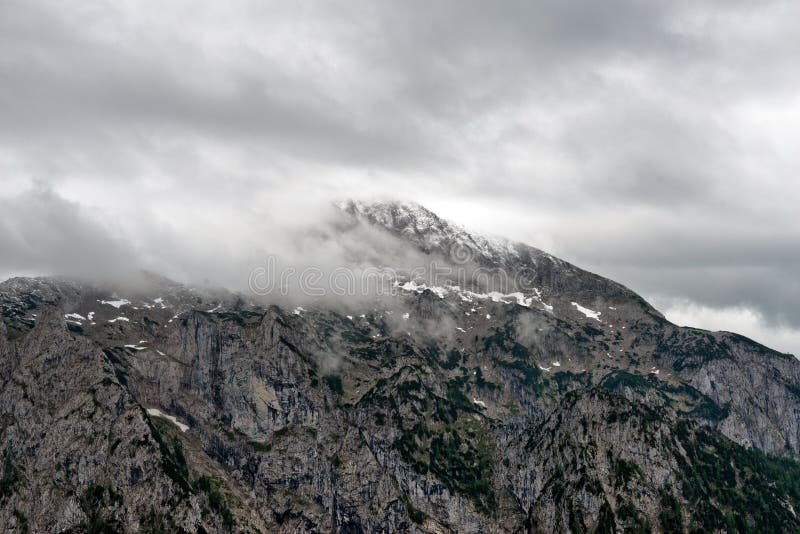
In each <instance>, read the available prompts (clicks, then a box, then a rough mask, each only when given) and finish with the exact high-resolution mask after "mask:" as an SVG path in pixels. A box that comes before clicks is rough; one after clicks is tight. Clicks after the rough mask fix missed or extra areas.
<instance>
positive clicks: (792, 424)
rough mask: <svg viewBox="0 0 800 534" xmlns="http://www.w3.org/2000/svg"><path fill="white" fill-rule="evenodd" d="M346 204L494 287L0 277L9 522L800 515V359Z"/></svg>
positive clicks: (0, 416) (207, 524)
mask: <svg viewBox="0 0 800 534" xmlns="http://www.w3.org/2000/svg"><path fill="white" fill-rule="evenodd" d="M339 207H340V209H341V214H342V215H341V216H342V219H343V223H342V224H341V225H340V226H339V227H338V229H337V231H340V232H347V231H351V230H352V229H353V228H357V227H369V228H371V229H373V230H374V231H376V232H379V233H380V235H385V236H386V239H387V240H395V241H396V243H397V246H398V247H407V249H408V250H409V251H413V252H414V253H415V254H420V255H422V256H424V257H426V258H431V259H432V260H434V259H435V260H436V261H438V262H441V263H442V264H447V265H451V266H453V267H456V268H460V269H461V270H462V271H463V270H466V271H468V272H470V273H471V274H474V273H476V272H484V273H485V272H495V271H497V272H502V273H504V274H505V275H507V277H506V279H505V282H507V284H506V285H505V286H504V287H487V286H486V285H485V284H483V285H482V283H481V281H480V280H475V279H472V278H470V279H469V280H467V281H466V282H465V281H464V280H463V279H458V280H436V279H431V278H427V279H423V278H420V277H418V276H414V275H413V274H412V273H405V272H403V270H398V271H397V272H396V279H395V280H394V281H393V283H392V286H391V287H392V288H393V289H394V291H391V292H387V293H386V294H383V295H375V296H374V297H370V298H358V299H352V300H350V301H348V299H347V298H339V299H336V300H334V299H320V300H319V301H318V302H312V303H310V304H309V303H308V302H307V301H306V302H304V303H302V305H299V304H298V305H296V306H295V305H292V306H287V305H286V304H285V303H284V304H283V305H282V306H277V305H274V304H270V303H269V299H268V296H267V298H266V299H263V298H256V297H255V296H254V295H246V294H238V293H230V292H227V291H224V290H219V291H211V290H207V289H200V288H194V287H190V286H186V285H183V284H179V283H175V282H172V281H170V280H167V279H165V278H162V277H159V276H156V275H153V274H148V273H144V274H142V277H143V283H139V284H136V285H135V286H130V285H129V286H120V285H114V284H108V283H90V282H87V281H78V280H72V279H62V278H14V279H10V280H7V281H5V282H3V283H0V314H1V315H2V321H0V425H2V426H1V427H0V453H1V454H2V462H0V464H1V465H0V522H2V526H3V529H4V530H7V531H11V530H12V529H14V531H16V532H115V531H126V532H175V531H182V532H192V533H196V532H265V533H266V532H347V533H358V532H397V531H407V532H603V533H606V532H623V531H624V532H628V531H631V532H714V531H717V532H725V531H728V532H787V531H794V532H797V531H800V518H798V516H797V512H799V511H800V463H798V460H800V361H798V360H797V359H796V358H795V357H793V356H791V355H787V354H781V353H779V352H776V351H774V350H771V349H769V348H767V347H764V346H762V345H759V344H758V343H755V342H753V341H751V340H749V339H747V338H745V337H742V336H739V335H736V334H732V333H727V332H707V331H703V330H697V329H692V328H682V327H678V326H676V325H673V324H671V323H670V322H669V321H667V320H666V319H665V318H664V317H663V316H662V315H661V314H660V313H659V312H658V311H657V310H655V309H654V308H652V307H651V306H650V305H649V304H648V303H647V302H645V301H644V300H643V299H642V298H641V297H639V296H638V295H637V294H635V293H634V292H632V291H631V290H629V289H627V288H626V287H624V286H622V285H620V284H618V283H616V282H613V281H611V280H607V279H605V278H602V277H600V276H597V275H595V274H592V273H589V272H586V271H583V270H581V269H579V268H577V267H575V266H573V265H571V264H569V263H567V262H564V261H562V260H560V259H558V258H555V257H553V256H551V255H549V254H547V253H545V252H542V251H540V250H538V249H535V248H532V247H529V246H527V245H523V244H519V243H511V242H507V241H502V240H491V239H486V238H483V237H481V236H477V235H474V234H471V233H469V232H467V231H465V230H463V229H461V228H459V227H457V226H455V225H452V224H450V223H448V222H446V221H444V220H442V219H440V218H439V217H437V216H436V215H435V214H433V213H431V212H429V211H428V210H426V209H424V208H422V207H420V206H417V205H413V204H401V203H392V202H387V203H376V204H363V203H358V202H345V203H343V204H341V205H340V206H339ZM334 235H335V234H334ZM134 287H135V289H134ZM126 288H127V289H126Z"/></svg>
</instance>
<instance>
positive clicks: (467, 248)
mask: <svg viewBox="0 0 800 534" xmlns="http://www.w3.org/2000/svg"><path fill="white" fill-rule="evenodd" d="M337 206H338V207H339V209H341V210H342V211H343V212H344V213H346V214H348V215H350V216H352V217H354V218H356V219H358V220H361V221H365V222H367V223H368V224H372V225H374V226H377V227H380V228H383V229H385V230H387V231H389V232H390V233H393V234H395V235H399V236H401V237H403V238H405V239H407V240H409V241H411V242H412V243H413V244H415V245H417V246H418V247H420V248H421V249H422V250H423V251H424V252H426V253H431V252H439V253H442V254H444V255H445V256H450V257H451V258H452V259H454V260H456V261H457V262H458V263H466V261H467V260H475V261H476V262H478V263H486V264H492V265H494V266H506V265H507V264H508V263H510V262H511V261H516V260H519V259H520V258H521V257H522V256H523V255H525V256H527V255H532V256H548V257H549V255H547V254H545V253H543V252H542V251H540V250H538V249H534V248H533V247H528V246H525V245H522V244H520V243H514V242H512V241H510V240H508V239H505V238H499V237H487V236H483V235H480V234H476V233H473V232H470V231H468V230H466V229H465V228H463V227H462V226H460V225H457V224H454V223H452V222H450V221H447V220H446V219H443V218H441V217H439V216H438V215H437V214H436V213H434V212H433V211H431V210H429V209H428V208H426V207H425V206H422V205H420V204H417V203H416V202H401V201H396V200H392V201H378V202H363V201H358V200H346V201H343V202H340V203H338V204H337Z"/></svg>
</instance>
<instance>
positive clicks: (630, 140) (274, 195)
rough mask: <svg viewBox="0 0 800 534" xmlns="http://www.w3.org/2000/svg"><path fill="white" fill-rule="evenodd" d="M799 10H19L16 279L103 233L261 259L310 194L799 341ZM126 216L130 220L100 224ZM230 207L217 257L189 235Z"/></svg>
mask: <svg viewBox="0 0 800 534" xmlns="http://www.w3.org/2000/svg"><path fill="white" fill-rule="evenodd" d="M798 16H800V5H798V4H797V3H796V2H791V1H783V0H775V1H767V2H762V1H759V2H754V1H749V0H737V1H722V0H719V1H717V0H705V1H693V0H678V1H671V2H640V1H636V0H612V1H610V2H596V1H593V0H576V1H560V0H558V1H557V0H539V1H535V2H527V1H510V2H501V3H497V2H495V3H488V2H483V1H479V0H465V1H455V0H453V1H444V2H436V3H430V2H418V1H412V2H404V3H402V4H398V3H392V2H376V1H372V0H369V1H367V0H363V1H358V2H309V3H302V4H296V3H285V2H271V3H262V2H250V1H246V0H242V1H238V2H232V3H225V4H224V5H223V4H209V5H203V6H201V5H198V4H196V3H193V2H168V3H166V4H163V5H160V6H159V8H158V9H154V8H152V6H146V5H143V4H136V3H125V4H119V3H117V2H108V1H101V0H98V1H92V2H85V3H81V4H80V5H68V4H63V3H61V4H59V3H50V2H37V1H24V2H23V1H17V0H10V1H6V2H2V3H0V79H2V84H0V116H2V117H3V120H2V122H0V176H2V177H3V178H0V179H1V180H3V185H4V186H6V187H4V188H3V190H0V201H1V202H3V203H4V205H6V204H7V205H8V206H9V207H8V208H7V209H6V210H5V211H4V212H3V213H2V214H0V225H2V227H3V228H12V227H13V228H14V229H15V232H17V234H13V233H11V234H7V235H5V236H4V239H5V241H3V245H4V247H13V248H7V249H5V248H4V249H3V250H4V252H5V251H6V250H8V251H12V250H13V251H14V253H13V256H14V260H13V261H11V260H8V259H6V261H5V262H4V263H3V264H2V265H0V271H2V270H15V271H16V270H28V271H31V270H37V269H39V270H42V269H50V270H64V269H76V268H79V267H80V262H79V261H78V259H79V258H76V257H71V255H70V251H69V250H67V249H66V248H68V247H66V245H59V243H62V242H63V243H69V242H73V243H74V242H77V241H79V239H78V238H77V234H81V233H82V232H84V231H85V232H86V235H87V236H89V237H87V238H86V239H87V240H88V241H87V243H88V244H87V246H89V245H91V246H89V248H92V249H97V250H103V249H104V248H109V247H110V248H113V247H117V248H118V250H121V251H127V250H129V249H130V250H133V251H135V255H136V256H137V257H138V258H146V259H147V261H148V262H151V263H152V264H155V265H158V266H160V267H162V268H165V269H168V268H173V269H174V271H175V272H178V273H197V270H196V269H194V268H193V266H194V265H195V264H197V263H204V264H214V263H215V260H213V258H212V254H210V253H209V252H208V251H209V250H213V249H214V247H222V246H224V247H227V249H226V251H227V253H228V255H227V256H225V257H231V256H236V257H237V258H246V257H250V256H252V255H253V254H254V252H253V251H254V250H257V249H258V245H259V243H260V242H261V240H260V239H259V238H260V237H261V236H275V235H278V234H279V233H280V232H278V231H277V230H275V229H276V228H279V227H281V226H282V225H284V224H286V220H287V219H288V220H290V219H292V218H300V219H303V218H309V217H311V218H312V219H313V217H314V214H313V213H312V214H311V215H309V214H308V213H307V211H303V208H302V206H304V205H313V206H316V205H319V204H320V203H321V202H324V201H326V200H327V199H329V198H331V197H340V196H364V195H367V196H369V195H378V196H382V197H399V198H411V199H414V200H417V201H419V202H421V203H423V204H426V205H428V206H430V207H432V208H435V209H439V208H441V209H440V211H442V212H443V214H444V215H447V216H449V217H450V218H453V219H455V220H457V221H458V222H461V223H464V224H466V225H467V226H471V227H472V228H474V229H476V230H483V231H489V232H493V233H498V234H504V235H508V236H510V237H514V238H520V239H524V240H526V241H529V242H531V243H532V244H534V245H540V246H543V247H547V246H548V245H552V248H553V249H554V252H557V253H561V254H562V255H564V256H566V257H567V259H570V260H573V261H575V262H576V263H578V264H579V265H582V266H586V267H589V268H591V269H593V270H596V271H599V272H600V273H601V274H604V275H607V276H610V277H612V278H615V279H617V280H619V281H621V282H623V283H627V284H628V285H630V286H632V287H633V288H634V289H637V290H639V291H641V292H643V293H644V294H646V295H665V296H666V297H676V298H684V297H688V298H691V299H696V300H697V301H698V302H699V303H700V304H702V305H705V306H738V305H741V306H748V307H751V308H753V309H755V310H757V311H758V312H759V313H760V314H761V315H763V316H764V317H765V319H766V320H767V322H769V324H772V325H778V324H787V325H793V326H796V327H800V289H798V282H797V275H796V273H797V272H798V268H800V258H798V254H797V251H798V250H800V247H799V246H798V245H800V225H798V224H797V217H796V206H797V205H799V204H800V185H798V181H797V179H796V176H795V174H796V169H797V168H798V166H800V157H799V156H798V155H797V151H796V150H795V149H794V147H793V146H792V140H793V139H796V138H797V136H798V135H800V103H798V99H797V87H798V84H800V69H798V68H797V67H796V58H797V57H798V53H800V41H798V40H797V39H796V36H795V35H796V28H795V24H794V21H795V20H797V18H798ZM36 184H44V187H45V191H50V193H41V192H40V193H25V191H26V190H35V188H36V187H38V186H37V185H36ZM32 188H33V189H32ZM18 194H21V195H22V196H18ZM15 195H17V196H18V198H17V199H16V200H13V201H12V200H7V199H9V198H11V197H12V196H15ZM48 195H49V196H48ZM291 198H297V199H304V200H308V201H309V202H308V203H305V204H304V203H303V202H300V201H297V202H291V201H289V202H287V200H286V199H291ZM287 205H290V206H292V207H294V206H298V208H297V209H295V210H291V209H286V206H287ZM17 206H21V207H17ZM26 206H27V207H26ZM112 206H116V207H118V208H119V215H118V217H117V219H115V220H114V224H115V225H116V226H117V227H118V228H117V230H118V231H117V230H115V231H114V232H109V231H105V230H103V229H102V228H97V227H96V226H97V225H96V223H95V222H87V220H88V219H86V220H85V218H87V217H88V218H89V219H91V221H97V220H98V218H99V220H102V219H103V218H104V217H105V218H108V217H109V215H108V210H109V209H110V208H111V207H112ZM311 211H312V212H313V211H314V209H311ZM29 212H32V213H39V215H40V218H41V219H42V220H50V219H52V222H53V224H59V225H60V226H63V227H65V228H66V229H63V230H60V232H59V233H58V235H63V237H64V239H63V240H61V241H59V240H57V239H55V238H52V237H48V236H47V235H42V234H44V233H45V232H39V234H35V233H33V230H32V229H33V228H36V225H35V221H31V219H30V217H31V215H30V214H29ZM486 213H490V214H492V215H490V216H486V215H480V214H486ZM215 214H216V216H217V217H219V221H218V222H217V224H216V225H214V224H211V223H208V224H206V223H201V222H198V225H199V228H203V229H207V231H208V233H209V235H208V236H205V239H206V240H207V242H208V243H213V244H214V246H210V245H203V243H200V242H199V238H198V237H197V231H198V229H197V228H193V227H192V226H191V225H187V224H185V221H187V220H196V221H204V220H205V219H207V218H209V217H210V216H214V215H215ZM69 217H72V219H69V221H71V222H69V223H67V221H66V220H65V218H69ZM223 221H224V222H223ZM26 225H27V226H29V228H30V229H29V230H26V232H27V233H25V234H20V233H19V232H20V230H19V228H20V227H22V226H26ZM225 225H227V226H228V232H227V234H229V235H224V234H225V233H226V232H220V233H219V234H217V232H216V230H218V229H219V228H220V227H221V226H225ZM70 228H72V229H70ZM70 232H72V233H70ZM76 232H77V233H76ZM212 234H213V235H212ZM14 235H16V238H15V237H13V236H14ZM20 235H24V236H25V237H24V239H21V238H20V237H19V236H20ZM231 236H233V237H231ZM226 238H227V239H228V241H227V242H226ZM39 240H41V242H42V243H48V245H47V246H46V247H45V246H41V247H39V248H37V244H36V243H37V242H39ZM540 240H542V241H543V242H541V241H540ZM53 241H57V242H53ZM132 242H135V243H132ZM240 248H241V249H244V250H239V249H240ZM165 250H169V251H171V254H165V252H164V251H165ZM48 251H50V252H48ZM54 252H57V254H54ZM51 253H53V254H51ZM48 254H51V256H52V258H55V257H56V256H58V257H59V258H60V259H51V258H50V257H48ZM4 255H5V256H6V257H7V258H8V257H10V256H9V254H4ZM73 256H74V255H73ZM88 257H92V255H91V254H89V255H88ZM120 257H125V256H124V255H122V256H120ZM70 258H71V259H70ZM216 262H218V263H223V262H222V260H221V259H218V260H216ZM209 272H211V273H223V272H225V273H226V274H225V277H226V278H228V279H229V278H230V277H234V276H240V273H232V272H231V271H230V270H228V271H226V270H225V266H224V265H216V264H215V265H214V267H213V268H210V269H209ZM187 275H188V274H187ZM792 350H794V351H795V352H800V351H798V350H797V349H792Z"/></svg>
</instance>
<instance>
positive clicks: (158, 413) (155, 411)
mask: <svg viewBox="0 0 800 534" xmlns="http://www.w3.org/2000/svg"><path fill="white" fill-rule="evenodd" d="M147 414H148V415H152V416H154V417H161V418H162V419H166V420H167V421H170V422H172V424H174V425H175V426H177V427H178V428H180V429H181V432H186V431H187V430H189V425H185V424H183V423H181V422H180V421H178V419H177V418H175V417H174V416H172V415H168V414H165V413H164V412H162V411H161V410H159V409H158V408H148V409H147Z"/></svg>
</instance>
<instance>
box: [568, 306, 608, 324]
mask: <svg viewBox="0 0 800 534" xmlns="http://www.w3.org/2000/svg"><path fill="white" fill-rule="evenodd" d="M570 304H572V305H573V306H575V308H577V309H578V311H579V312H581V313H582V314H584V315H585V316H586V317H588V318H589V319H594V320H595V321H600V314H601V313H602V312H598V311H594V310H590V309H589V308H584V307H583V306H581V305H580V304H578V303H577V302H571V303H570Z"/></svg>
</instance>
